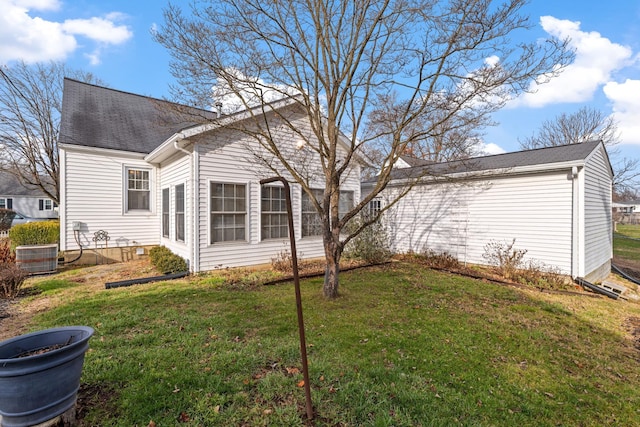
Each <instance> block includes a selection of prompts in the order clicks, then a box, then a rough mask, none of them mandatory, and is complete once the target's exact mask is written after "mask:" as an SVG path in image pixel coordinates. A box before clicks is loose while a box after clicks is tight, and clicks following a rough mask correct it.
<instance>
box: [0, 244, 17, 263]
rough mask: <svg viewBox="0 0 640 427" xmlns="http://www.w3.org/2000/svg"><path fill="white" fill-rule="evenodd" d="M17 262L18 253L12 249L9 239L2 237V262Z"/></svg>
mask: <svg viewBox="0 0 640 427" xmlns="http://www.w3.org/2000/svg"><path fill="white" fill-rule="evenodd" d="M14 262H16V254H15V253H14V252H13V251H12V250H11V245H10V244H9V239H0V264H6V263H14Z"/></svg>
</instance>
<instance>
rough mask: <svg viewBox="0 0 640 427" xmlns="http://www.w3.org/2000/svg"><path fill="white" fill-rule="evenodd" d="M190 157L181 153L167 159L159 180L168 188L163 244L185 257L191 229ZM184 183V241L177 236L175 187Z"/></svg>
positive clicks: (188, 256) (189, 244)
mask: <svg viewBox="0 0 640 427" xmlns="http://www.w3.org/2000/svg"><path fill="white" fill-rule="evenodd" d="M190 161H191V157H189V156H186V155H184V154H182V153H180V154H177V155H176V156H174V157H172V158H170V159H167V160H166V161H165V162H164V163H162V165H161V166H160V182H161V186H162V188H164V189H168V190H169V214H168V231H169V233H168V234H169V235H168V237H166V236H161V242H162V244H163V245H164V246H166V247H167V248H169V249H171V251H172V252H173V253H175V254H178V255H180V256H181V257H183V258H185V259H190V258H191V254H192V251H191V249H192V248H191V242H192V240H191V235H192V234H191V233H193V230H192V218H193V215H192V214H191V213H190V212H192V210H191V209H192V207H191V205H192V203H193V202H192V200H193V199H192V197H193V195H192V194H191V192H192V188H193V186H192V185H190V184H189V181H190V179H191V163H190ZM180 185H184V209H185V211H184V212H185V213H184V241H181V240H180V239H179V236H177V228H178V224H177V223H176V219H177V217H176V187H178V186H180Z"/></svg>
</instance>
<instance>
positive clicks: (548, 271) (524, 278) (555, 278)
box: [518, 260, 567, 289]
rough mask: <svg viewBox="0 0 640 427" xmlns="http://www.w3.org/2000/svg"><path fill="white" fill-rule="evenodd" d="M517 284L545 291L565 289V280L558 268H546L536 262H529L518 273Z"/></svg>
mask: <svg viewBox="0 0 640 427" xmlns="http://www.w3.org/2000/svg"><path fill="white" fill-rule="evenodd" d="M518 282H520V283H523V284H526V285H533V286H538V287H541V288H545V289H564V288H566V287H567V278H566V277H565V276H564V275H563V274H562V273H561V272H560V269H559V268H557V267H552V266H548V265H546V264H545V263H543V262H542V261H537V260H530V261H529V262H528V263H527V265H526V267H525V268H524V269H522V270H520V271H519V272H518Z"/></svg>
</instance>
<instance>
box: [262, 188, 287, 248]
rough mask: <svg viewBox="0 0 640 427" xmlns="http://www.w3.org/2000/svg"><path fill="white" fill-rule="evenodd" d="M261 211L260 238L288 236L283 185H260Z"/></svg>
mask: <svg viewBox="0 0 640 427" xmlns="http://www.w3.org/2000/svg"><path fill="white" fill-rule="evenodd" d="M261 212H262V214H261V217H260V219H261V223H262V233H261V234H262V240H265V239H282V238H286V237H288V236H289V218H288V216H287V205H286V193H285V189H284V187H279V186H274V185H263V186H262V197H261Z"/></svg>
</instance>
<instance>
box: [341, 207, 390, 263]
mask: <svg viewBox="0 0 640 427" xmlns="http://www.w3.org/2000/svg"><path fill="white" fill-rule="evenodd" d="M363 221H364V219H363V218H354V219H353V220H351V222H350V223H349V224H348V226H347V227H348V229H349V230H355V229H357V228H358V227H360V224H362V222H363ZM392 255H393V253H392V252H391V248H390V246H389V233H388V232H387V228H386V226H385V225H384V223H383V222H382V221H380V220H378V221H376V222H374V223H372V224H370V225H369V226H367V227H366V228H365V229H363V230H362V231H361V232H360V233H359V234H358V235H357V236H356V237H354V238H353V239H352V240H351V241H350V242H349V243H348V244H347V246H346V247H345V250H344V256H345V258H358V259H361V260H363V261H365V262H367V263H369V264H379V263H382V262H386V261H389V260H390V259H391V256H392Z"/></svg>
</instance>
